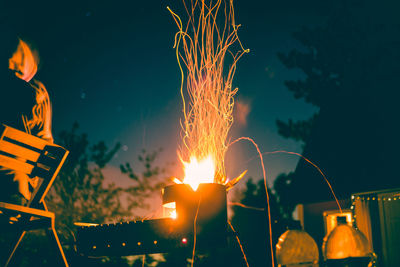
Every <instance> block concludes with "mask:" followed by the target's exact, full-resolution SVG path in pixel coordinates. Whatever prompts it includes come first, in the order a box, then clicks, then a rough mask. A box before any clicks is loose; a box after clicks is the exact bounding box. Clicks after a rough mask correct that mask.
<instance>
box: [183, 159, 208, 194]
mask: <svg viewBox="0 0 400 267" xmlns="http://www.w3.org/2000/svg"><path fill="white" fill-rule="evenodd" d="M183 165H184V167H185V178H184V179H183V183H184V184H188V185H190V186H191V187H192V188H193V190H194V191H196V190H197V187H199V184H200V183H212V182H214V174H215V166H214V160H213V159H212V158H211V156H208V157H207V158H205V159H203V160H200V161H198V160H197V158H195V157H192V158H191V159H190V162H183Z"/></svg>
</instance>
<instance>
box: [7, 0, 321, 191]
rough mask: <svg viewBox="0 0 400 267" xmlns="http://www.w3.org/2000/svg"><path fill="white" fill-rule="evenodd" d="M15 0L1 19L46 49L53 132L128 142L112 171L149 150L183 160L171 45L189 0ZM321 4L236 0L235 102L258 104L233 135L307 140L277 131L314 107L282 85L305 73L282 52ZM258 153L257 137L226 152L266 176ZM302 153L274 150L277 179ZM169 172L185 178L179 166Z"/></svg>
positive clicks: (290, 144) (291, 146) (285, 143)
mask: <svg viewBox="0 0 400 267" xmlns="http://www.w3.org/2000/svg"><path fill="white" fill-rule="evenodd" d="M4 2H5V1H4ZM12 2H15V3H13V4H8V6H2V7H1V10H0V12H1V13H0V18H1V20H2V21H4V20H6V21H7V22H8V23H11V24H13V27H14V28H15V30H16V31H17V32H18V33H19V34H20V36H21V37H22V38H23V39H25V40H27V41H28V42H29V43H31V44H32V45H33V46H34V47H35V48H36V49H37V50H38V51H39V55H40V59H41V62H40V70H39V72H38V74H37V76H36V78H37V79H39V80H41V81H42V82H43V83H44V84H45V85H46V87H47V89H48V91H49V94H50V97H51V100H52V103H53V133H54V134H55V135H57V133H59V132H60V131H61V130H65V129H70V128H71V127H72V124H73V122H75V121H76V122H78V123H79V124H80V129H81V131H82V132H85V133H87V134H88V135H89V140H91V141H92V142H96V141H100V140H104V141H106V143H107V144H108V145H109V146H112V145H113V144H115V143H116V142H120V143H121V144H122V149H121V150H120V151H119V152H118V154H117V156H116V158H115V159H114V160H113V161H112V164H111V165H112V166H110V167H109V168H108V170H107V172H106V173H107V174H108V176H109V177H115V178H116V177H119V176H120V174H119V168H118V166H119V164H120V163H124V162H126V161H129V162H131V163H134V164H135V163H136V161H135V160H136V158H137V154H138V153H139V151H140V150H141V149H142V148H146V149H147V150H150V151H151V150H154V149H157V148H160V147H162V148H163V149H164V151H163V152H162V154H161V157H160V158H159V163H160V164H163V163H165V162H166V161H169V162H171V161H177V156H176V150H177V148H178V144H179V142H180V138H179V131H180V128H179V118H180V116H181V114H182V113H181V108H182V103H181V101H180V95H179V86H180V73H179V69H178V65H177V62H176V58H175V50H174V49H173V42H174V35H175V33H176V31H177V27H176V25H175V24H174V21H173V19H172V17H171V15H170V14H169V12H168V11H167V6H169V7H170V8H171V9H172V10H174V11H176V12H177V13H178V14H183V11H182V4H181V1H155V0H152V1H121V0H114V1H96V0H93V1H12ZM300 2H301V3H300ZM319 2H320V1H316V0H305V1H296V0H282V1H269V0H266V1H252V0H246V1H245V0H238V1H234V5H235V13H236V22H237V23H238V24H241V25H242V28H241V29H240V30H239V37H240V39H241V41H242V42H243V44H244V46H245V47H246V48H249V49H250V53H249V54H246V55H245V56H244V57H243V58H242V59H241V60H240V61H239V63H238V66H237V72H236V76H235V78H234V86H235V87H239V92H238V94H237V96H236V100H237V102H240V103H243V104H244V105H247V106H248V107H249V108H250V112H249V114H248V116H247V119H246V123H245V124H240V125H239V123H236V124H235V125H234V127H233V129H232V131H231V137H232V139H235V138H237V137H240V136H249V137H252V138H254V140H255V141H256V142H257V143H258V145H259V146H260V148H261V150H262V151H264V152H266V151H273V150H288V151H295V152H301V144H300V143H296V142H294V141H291V140H287V139H284V138H282V137H280V136H279V135H278V133H277V128H276V126H275V121H276V119H281V120H287V119H288V118H293V119H306V118H308V117H310V116H311V115H312V114H313V113H314V112H315V111H316V108H315V107H312V106H311V105H308V104H305V103H304V102H302V101H300V100H295V99H294V98H293V96H292V94H291V93H290V92H289V91H288V90H287V88H286V87H285V86H284V80H288V79H294V78H295V79H297V78H301V75H302V74H301V73H300V72H296V71H289V70H287V69H286V68H285V67H284V66H283V65H282V64H281V63H280V62H279V60H278V58H277V56H276V53H277V52H287V51H289V50H291V49H293V48H295V47H298V46H299V44H298V43H296V42H295V41H294V40H293V39H292V37H291V33H292V32H293V31H296V30H299V29H301V27H303V26H311V27H313V26H316V25H318V24H321V23H322V22H323V21H324V19H325V17H326V15H327V13H328V10H327V7H323V5H322V4H320V3H319ZM3 4H4V3H3ZM255 155H256V151H255V149H254V148H253V147H252V146H251V145H250V144H246V143H241V144H237V145H235V147H233V148H232V149H231V150H229V151H228V155H227V172H228V175H229V176H230V177H232V176H234V175H238V174H239V173H240V172H241V171H243V170H244V169H249V175H248V177H249V176H252V177H254V178H257V179H258V178H261V175H262V172H261V169H260V165H259V161H258V160H253V161H251V162H248V159H249V158H252V157H253V156H255ZM297 161H298V158H296V157H294V156H285V155H281V156H277V155H275V156H268V157H266V158H265V164H266V167H267V172H268V175H269V179H270V180H269V182H270V183H271V179H274V178H275V177H276V175H277V174H279V173H281V172H288V171H291V170H293V169H294V168H295V166H296V163H297ZM171 174H173V175H176V176H180V175H181V165H180V164H177V165H176V166H175V167H173V168H172V170H171ZM242 184H244V183H243V182H242Z"/></svg>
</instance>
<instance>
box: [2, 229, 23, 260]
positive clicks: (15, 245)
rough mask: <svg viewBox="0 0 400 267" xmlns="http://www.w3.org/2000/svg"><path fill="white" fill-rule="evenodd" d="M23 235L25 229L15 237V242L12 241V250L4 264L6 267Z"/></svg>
mask: <svg viewBox="0 0 400 267" xmlns="http://www.w3.org/2000/svg"><path fill="white" fill-rule="evenodd" d="M24 236H25V231H22V232H21V234H20V235H19V237H18V239H16V242H14V243H12V251H11V253H10V256H9V257H8V259H7V262H6V264H5V265H4V267H7V266H8V264H9V263H10V261H11V259H12V257H13V256H14V254H15V251H16V250H17V248H18V246H19V243H21V240H22V238H24Z"/></svg>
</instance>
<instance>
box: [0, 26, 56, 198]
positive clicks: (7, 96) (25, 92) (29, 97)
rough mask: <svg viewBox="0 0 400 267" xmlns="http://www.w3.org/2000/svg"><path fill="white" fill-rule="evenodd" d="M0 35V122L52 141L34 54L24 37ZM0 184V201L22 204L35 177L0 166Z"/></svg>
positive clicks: (48, 111) (46, 98) (46, 102)
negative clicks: (37, 77) (36, 76)
mask: <svg viewBox="0 0 400 267" xmlns="http://www.w3.org/2000/svg"><path fill="white" fill-rule="evenodd" d="M3 34H4V32H3ZM4 35H6V38H2V42H1V44H0V123H2V124H5V125H8V126H11V127H13V128H16V129H19V130H22V131H25V132H27V133H29V134H32V135H35V136H38V137H40V138H42V139H45V140H47V141H49V142H53V136H52V133H51V105H50V100H49V96H48V93H47V90H46V88H45V87H44V85H43V84H42V83H41V82H39V81H37V80H35V79H33V77H34V76H35V74H36V72H37V65H38V57H37V56H36V54H35V53H34V52H33V50H32V49H31V48H30V46H29V45H28V44H27V43H26V42H25V41H23V40H21V39H19V38H17V37H16V36H15V37H14V36H11V37H10V35H8V36H7V34H4ZM4 35H3V37H4ZM0 184H1V186H0V201H3V202H9V203H14V204H20V205H23V204H25V203H27V201H28V200H29V199H30V196H31V189H32V188H34V187H35V186H36V184H37V179H36V178H34V177H29V176H28V175H26V174H24V173H21V172H17V171H13V170H9V169H6V168H4V167H1V166H0Z"/></svg>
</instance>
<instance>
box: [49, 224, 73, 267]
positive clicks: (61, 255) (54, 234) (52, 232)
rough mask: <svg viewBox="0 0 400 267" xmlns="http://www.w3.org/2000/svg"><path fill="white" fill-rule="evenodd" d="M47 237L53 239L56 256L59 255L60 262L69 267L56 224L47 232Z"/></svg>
mask: <svg viewBox="0 0 400 267" xmlns="http://www.w3.org/2000/svg"><path fill="white" fill-rule="evenodd" d="M47 236H48V237H49V238H50V239H51V241H52V242H53V243H54V245H55V246H56V249H55V252H56V254H58V258H59V260H60V261H62V262H63V263H64V266H65V267H69V265H68V262H67V259H66V257H65V254H64V251H63V249H62V246H61V243H60V240H59V239H58V235H57V232H56V229H55V228H54V223H52V226H51V229H48V230H47Z"/></svg>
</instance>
